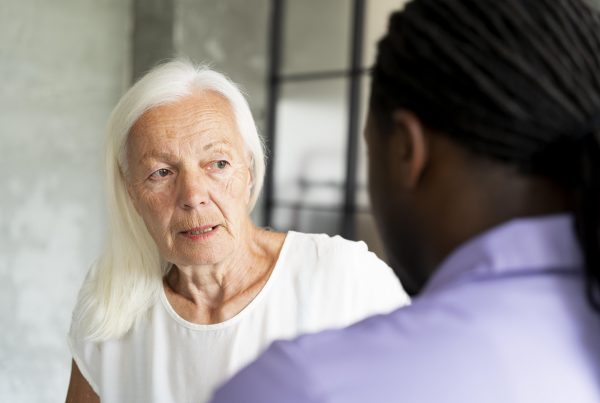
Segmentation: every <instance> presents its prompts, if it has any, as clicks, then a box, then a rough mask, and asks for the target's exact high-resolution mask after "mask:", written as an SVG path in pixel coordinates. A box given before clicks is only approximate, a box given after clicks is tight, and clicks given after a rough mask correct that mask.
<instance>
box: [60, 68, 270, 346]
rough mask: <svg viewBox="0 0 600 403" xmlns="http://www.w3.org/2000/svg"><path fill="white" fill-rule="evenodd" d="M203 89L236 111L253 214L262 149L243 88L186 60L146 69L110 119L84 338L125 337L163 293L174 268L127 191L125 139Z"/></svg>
mask: <svg viewBox="0 0 600 403" xmlns="http://www.w3.org/2000/svg"><path fill="white" fill-rule="evenodd" d="M202 90H212V91H215V92H218V93H219V94H221V95H222V96H224V97H225V98H226V99H227V100H228V101H229V103H230V104H231V106H232V109H233V112H234V115H235V118H236V121H237V125H238V128H239V131H240V133H241V135H242V137H243V139H244V142H245V144H246V147H247V150H248V152H249V153H250V155H251V161H252V166H251V173H252V192H251V197H250V202H249V212H248V213H250V211H251V210H252V208H253V207H254V205H255V204H256V200H257V198H258V196H259V194H260V191H261V188H262V184H263V178H264V172H265V160H264V151H263V144H262V142H261V139H260V137H259V135H258V132H257V130H256V125H255V123H254V119H253V118H252V114H251V112H250V108H249V106H248V103H247V102H246V99H245V98H244V96H243V95H242V93H241V92H240V90H239V89H238V87H237V86H236V85H235V84H234V83H232V82H231V81H230V80H229V79H227V78H226V77H225V76H223V75H222V74H220V73H218V72H216V71H213V70H210V69H208V68H207V67H204V66H198V65H194V64H192V63H191V62H189V61H186V60H173V61H169V62H166V63H164V64H162V65H159V66H157V67H155V68H154V69H152V70H151V71H150V72H148V73H147V74H146V75H145V76H144V77H142V78H141V79H140V80H139V81H138V82H137V83H136V84H135V85H134V86H133V87H131V88H130V89H129V90H128V91H127V92H126V93H125V95H123V97H122V98H121V100H120V101H119V103H118V104H117V106H116V107H115V109H114V110H113V112H112V114H111V116H110V119H109V121H108V126H107V141H106V158H105V169H106V172H105V175H106V196H107V208H108V217H109V227H108V234H107V235H108V239H107V240H106V246H105V251H104V253H103V254H102V255H101V256H100V258H99V259H98V261H97V262H96V263H95V264H94V265H93V267H92V268H91V269H90V272H89V273H88V275H87V278H86V280H85V282H84V284H83V286H82V288H81V290H80V292H79V297H78V301H77V304H76V306H75V310H74V313H73V328H72V329H73V331H75V332H77V334H78V336H79V337H83V338H85V339H88V340H93V341H102V340H107V339H111V338H118V337H120V336H122V335H124V334H125V333H126V332H127V331H128V330H129V329H130V328H131V327H132V325H133V324H134V322H135V321H136V320H137V319H138V318H139V317H140V316H141V315H143V314H144V313H146V312H147V311H148V308H149V307H150V306H151V305H152V304H154V303H155V301H156V300H157V298H158V297H159V295H160V294H159V293H160V292H162V278H163V276H164V274H165V272H166V270H167V269H168V266H169V265H168V262H165V261H163V260H162V258H161V257H160V255H159V252H158V248H157V246H156V244H155V243H154V241H153V239H152V238H151V236H150V233H149V232H148V230H147V229H146V226H145V224H144V222H143V220H142V218H141V217H140V215H139V214H138V213H137V211H136V210H135V208H134V206H133V203H132V201H131V198H130V196H129V194H128V192H127V184H126V176H125V174H126V172H127V165H126V162H127V161H126V147H127V137H128V135H129V132H130V130H131V127H132V126H133V125H134V123H135V122H136V121H137V120H138V119H139V118H140V117H141V115H142V114H143V113H144V112H146V111H147V110H149V109H150V108H153V107H156V106H158V105H164V104H168V103H172V102H175V101H176V100H178V99H181V98H183V97H185V96H188V95H191V94H192V93H194V92H196V91H202Z"/></svg>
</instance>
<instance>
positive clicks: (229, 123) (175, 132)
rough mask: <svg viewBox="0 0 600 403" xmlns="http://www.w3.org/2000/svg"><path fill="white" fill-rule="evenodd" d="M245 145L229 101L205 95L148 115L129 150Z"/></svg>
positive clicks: (139, 124)
mask: <svg viewBox="0 0 600 403" xmlns="http://www.w3.org/2000/svg"><path fill="white" fill-rule="evenodd" d="M173 142H175V143H181V142H194V143H201V144H203V145H202V147H203V148H206V146H208V145H209V144H219V143H220V144H229V145H231V146H232V147H235V146H238V145H241V143H243V142H242V139H241V135H240V133H239V129H238V126H237V122H236V119H235V115H234V113H233V109H232V108H231V105H230V103H229V101H227V99H225V97H223V96H222V95H220V94H218V93H216V92H214V91H203V92H200V93H197V94H193V95H190V96H186V97H185V98H182V99H179V100H177V101H175V102H173V103H170V104H166V105H160V106H156V107H154V108H152V109H150V110H148V111H146V112H145V113H144V114H143V115H142V116H141V117H140V118H139V119H138V120H137V121H136V123H135V124H134V125H133V127H132V129H131V132H130V135H129V139H128V143H129V144H128V146H129V147H131V148H132V150H131V151H133V152H135V151H136V150H137V149H139V148H142V149H144V151H142V150H138V151H142V152H146V151H148V150H147V149H148V148H154V147H165V146H168V145H169V143H173Z"/></svg>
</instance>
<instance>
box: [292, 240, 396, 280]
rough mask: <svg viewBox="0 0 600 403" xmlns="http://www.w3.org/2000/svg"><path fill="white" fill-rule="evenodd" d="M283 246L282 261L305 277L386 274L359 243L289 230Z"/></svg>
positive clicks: (377, 260) (366, 248)
mask: <svg viewBox="0 0 600 403" xmlns="http://www.w3.org/2000/svg"><path fill="white" fill-rule="evenodd" d="M285 244H286V245H284V249H283V251H284V256H283V257H284V260H285V261H286V263H287V264H288V265H293V266H295V267H298V268H299V269H300V270H302V272H303V273H305V274H309V273H321V274H323V275H324V274H326V273H328V274H331V275H335V274H343V275H344V277H346V278H348V276H350V277H352V276H359V277H361V276H363V275H367V274H372V270H382V271H386V272H389V271H390V269H389V267H388V266H387V264H386V263H385V262H383V261H382V260H381V259H379V257H377V256H376V255H375V254H374V253H373V252H371V251H369V248H368V247H367V244H365V243H364V242H363V241H351V240H348V239H345V238H343V237H341V236H339V235H335V236H330V235H327V234H311V233H302V232H294V231H290V232H288V235H287V239H286V242H285Z"/></svg>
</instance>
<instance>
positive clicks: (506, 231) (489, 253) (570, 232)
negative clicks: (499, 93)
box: [424, 214, 583, 292]
mask: <svg viewBox="0 0 600 403" xmlns="http://www.w3.org/2000/svg"><path fill="white" fill-rule="evenodd" d="M582 266H583V257H582V254H581V249H580V246H579V243H578V242H577V237H576V235H575V227H574V220H573V217H572V216H571V215H568V214H559V215H551V216H543V217H537V218H522V219H515V220H511V221H508V222H506V223H504V224H501V225H499V226H497V227H494V228H492V229H491V230H488V231H486V232H484V233H483V234H481V235H479V236H477V237H476V238H474V239H472V240H470V241H467V242H466V243H464V244H463V245H462V246H460V247H459V248H458V249H456V250H455V251H454V252H452V253H451V254H450V256H448V257H447V258H446V259H445V260H444V261H443V263H442V264H441V265H440V266H439V267H438V269H437V270H436V272H435V274H434V275H433V277H432V278H431V279H430V281H429V283H428V284H427V286H426V287H425V290H424V292H429V291H432V290H435V289H438V288H440V287H444V286H445V285H447V284H449V283H454V282H456V281H460V280H462V279H464V278H466V277H468V278H472V277H478V278H479V277H481V276H483V277H492V276H497V275H507V274H516V273H517V272H519V273H523V272H528V271H548V270H556V269H562V270H575V269H580V268H581V267H582Z"/></svg>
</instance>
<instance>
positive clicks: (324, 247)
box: [288, 231, 369, 257]
mask: <svg viewBox="0 0 600 403" xmlns="http://www.w3.org/2000/svg"><path fill="white" fill-rule="evenodd" d="M288 237H290V238H291V239H290V241H291V242H292V243H293V244H294V248H296V249H303V250H304V251H306V252H311V253H313V254H314V256H315V257H323V256H327V255H342V256H347V254H348V253H359V254H360V253H369V248H368V247H367V244H365V243H364V242H363V241H351V240H348V239H345V238H343V237H341V236H340V235H334V236H331V235H328V234H312V233H306V232H295V231H289V232H288Z"/></svg>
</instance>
